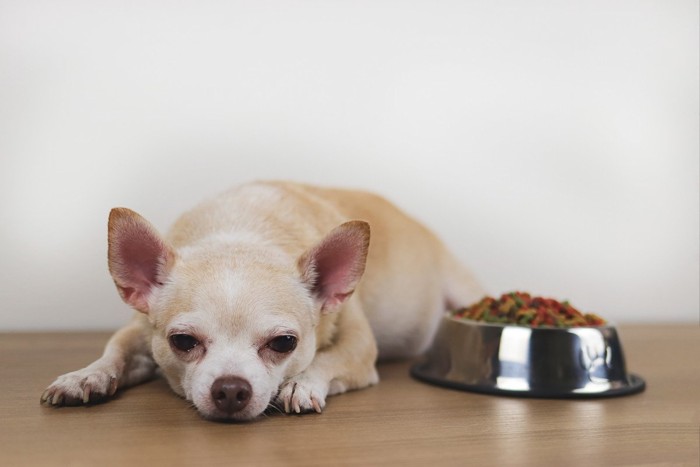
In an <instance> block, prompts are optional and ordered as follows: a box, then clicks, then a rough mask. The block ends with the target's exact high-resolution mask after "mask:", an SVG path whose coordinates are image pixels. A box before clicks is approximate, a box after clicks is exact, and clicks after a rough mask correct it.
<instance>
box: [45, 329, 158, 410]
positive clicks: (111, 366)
mask: <svg viewBox="0 0 700 467" xmlns="http://www.w3.org/2000/svg"><path fill="white" fill-rule="evenodd" d="M147 324H148V323H147V322H146V320H145V318H144V317H142V316H137V317H136V318H135V319H134V320H133V321H132V322H131V323H129V324H128V325H127V326H125V327H123V328H122V329H120V330H119V331H117V332H116V333H115V334H114V335H113V336H112V338H111V339H110V340H109V342H108V343H107V346H106V347H105V350H104V353H103V354H102V357H100V358H99V359H98V360H97V361H95V362H93V363H92V364H90V365H88V366H87V367H85V368H83V369H82V370H78V371H74V372H71V373H67V374H65V375H63V376H59V377H58V378H57V379H56V381H54V382H53V383H52V384H51V385H50V386H49V387H48V388H47V389H46V391H44V394H43V395H42V396H41V402H42V403H44V404H47V405H51V406H62V405H80V404H89V403H91V402H101V401H104V400H106V399H108V398H110V397H111V396H113V395H114V393H115V392H116V391H117V389H119V388H125V387H128V386H133V385H136V384H139V383H142V382H144V381H146V380H148V379H150V378H151V377H152V376H153V374H154V372H155V369H156V364H155V362H154V361H153V358H152V356H151V351H150V346H149V339H148V332H149V331H148V329H147Z"/></svg>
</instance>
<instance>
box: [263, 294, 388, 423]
mask: <svg viewBox="0 0 700 467" xmlns="http://www.w3.org/2000/svg"><path fill="white" fill-rule="evenodd" d="M338 318H339V320H338V323H337V326H338V333H337V334H336V335H335V340H334V342H333V344H332V345H330V346H328V347H326V348H322V349H319V350H318V352H317V353H316V356H315V357H314V360H313V361H312V362H311V365H309V367H308V368H306V370H304V371H303V372H301V373H300V374H298V375H296V376H293V377H292V378H290V379H289V380H287V381H286V382H285V383H284V384H283V385H282V386H281V389H280V392H279V394H278V396H277V403H278V404H279V405H280V406H283V407H284V411H285V412H287V413H293V412H294V413H302V412H310V411H316V412H318V413H321V411H322V410H323V408H324V407H325V405H326V396H331V395H334V394H341V393H343V392H346V391H349V390H352V389H360V388H364V387H367V386H370V385H372V384H376V383H378V382H379V376H378V374H377V370H376V367H375V362H376V360H377V345H376V342H375V341H374V338H373V336H372V331H371V329H370V327H369V323H368V322H367V319H366V318H365V316H364V314H363V313H362V310H361V309H360V306H359V303H348V306H347V307H346V309H344V310H343V311H341V312H340V316H339V317H338Z"/></svg>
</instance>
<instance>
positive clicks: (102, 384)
mask: <svg viewBox="0 0 700 467" xmlns="http://www.w3.org/2000/svg"><path fill="white" fill-rule="evenodd" d="M118 386H119V378H118V376H117V371H116V370H115V369H114V368H111V367H103V368H100V367H93V365H91V366H89V367H87V368H83V369H82V370H78V371H73V372H72V373H67V374H65V375H63V376H59V377H58V378H57V379H56V381H54V382H53V383H52V384H51V385H50V386H49V387H48V388H46V391H44V393H43V394H42V395H41V403H42V404H46V405H50V406H54V407H60V406H64V405H81V404H90V403H96V402H103V401H104V400H106V399H108V398H109V397H111V396H113V395H114V393H115V392H117V388H118Z"/></svg>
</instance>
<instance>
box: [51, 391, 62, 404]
mask: <svg viewBox="0 0 700 467" xmlns="http://www.w3.org/2000/svg"><path fill="white" fill-rule="evenodd" d="M61 404H63V394H61V393H56V394H54V395H53V398H52V399H51V405H61Z"/></svg>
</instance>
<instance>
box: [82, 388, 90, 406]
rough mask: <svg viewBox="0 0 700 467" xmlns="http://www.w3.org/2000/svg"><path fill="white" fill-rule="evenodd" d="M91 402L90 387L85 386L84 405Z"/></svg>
mask: <svg viewBox="0 0 700 467" xmlns="http://www.w3.org/2000/svg"><path fill="white" fill-rule="evenodd" d="M88 402H90V386H85V389H83V404H87V403H88Z"/></svg>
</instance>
